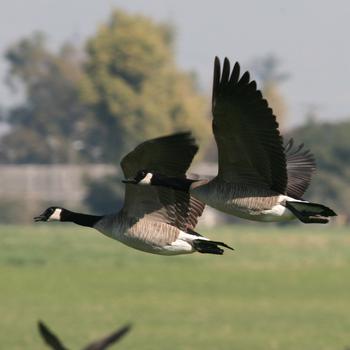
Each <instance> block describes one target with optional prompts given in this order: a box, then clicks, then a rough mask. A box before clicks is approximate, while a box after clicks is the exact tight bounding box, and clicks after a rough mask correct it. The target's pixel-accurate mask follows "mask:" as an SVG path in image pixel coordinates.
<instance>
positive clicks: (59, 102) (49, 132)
mask: <svg viewBox="0 0 350 350" xmlns="http://www.w3.org/2000/svg"><path fill="white" fill-rule="evenodd" d="M78 56H79V55H78V52H77V51H76V49H75V48H73V47H72V46H70V45H64V46H63V47H62V48H61V49H60V51H59V52H58V53H57V54H54V53H52V52H51V51H50V50H48V48H47V47H46V42H45V39H44V36H43V35H42V34H36V35H33V36H32V37H30V38H27V39H23V40H21V41H19V42H18V43H17V44H15V45H13V46H12V47H11V48H10V49H9V50H8V51H7V54H6V58H7V60H8V62H9V64H10V71H9V74H8V82H9V84H10V86H12V88H17V89H22V90H24V91H23V92H24V94H25V96H26V98H25V101H24V102H23V103H22V104H21V105H18V106H16V107H15V108H13V109H12V110H10V111H9V113H8V116H7V122H8V123H9V125H10V126H11V130H10V132H9V133H8V134H7V135H5V136H4V137H3V138H2V140H1V149H2V159H1V161H2V162H13V163H67V162H75V161H77V160H78V159H79V153H81V155H82V156H83V154H84V153H85V155H86V154H88V153H89V152H86V150H84V143H83V139H84V130H85V124H86V122H87V119H88V111H87V109H86V107H85V106H84V105H83V104H82V103H81V102H80V101H79V93H80V92H79V89H78V85H77V82H78V81H79V80H80V79H81V75H82V71H81V68H80V66H79V58H78Z"/></svg>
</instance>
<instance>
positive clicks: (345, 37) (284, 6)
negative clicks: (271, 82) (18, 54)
mask: <svg viewBox="0 0 350 350" xmlns="http://www.w3.org/2000/svg"><path fill="white" fill-rule="evenodd" d="M0 6H1V7H0V8H1V11H0V52H1V56H3V53H4V50H5V49H6V48H7V47H8V46H9V45H10V44H11V43H13V42H14V41H16V40H18V39H20V38H22V37H24V36H26V35H29V34H30V33H32V32H34V31H36V30H41V31H44V32H45V33H46V34H47V35H48V39H49V43H50V45H51V46H52V47H57V46H58V45H59V44H61V43H62V42H63V41H65V40H73V41H75V42H83V41H84V40H85V38H87V37H88V36H90V35H92V34H93V33H94V32H95V30H96V28H97V26H98V24H99V23H101V22H103V21H105V20H106V19H107V18H108V15H109V13H110V11H111V9H113V8H115V7H118V8H121V9H124V10H128V11H130V12H132V13H136V12H137V13H142V14H145V15H148V16H150V17H152V18H154V19H155V20H158V21H166V22H170V23H172V24H173V25H174V26H175V27H176V31H177V45H176V55H177V61H178V63H179V65H180V66H181V67H182V68H184V69H187V70H194V71H196V72H197V73H198V76H199V81H200V84H201V87H202V88H203V90H204V91H207V92H208V94H210V89H211V80H212V64H213V59H214V56H215V55H218V56H220V57H224V56H228V57H229V58H230V59H231V60H232V61H236V60H237V61H239V62H240V63H242V65H243V67H246V68H247V67H249V64H250V63H251V61H252V60H253V59H254V58H256V57H261V56H264V55H266V54H269V53H273V54H275V55H276V56H278V57H279V58H280V59H281V61H282V66H281V69H283V70H284V71H285V72H288V73H289V74H290V75H291V77H290V79H289V80H288V81H286V82H284V83H283V84H282V85H281V89H282V93H283V95H284V97H285V99H286V101H287V103H288V108H289V116H288V117H289V123H290V125H296V124H299V123H301V122H302V121H303V116H304V114H305V111H306V110H307V109H308V108H310V106H317V112H318V114H319V115H320V117H321V118H322V119H324V120H335V119H341V118H346V117H348V118H350V48H349V34H350V2H349V1H346V0H334V1H322V0H293V1H282V0H242V1H241V0H239V1H234V0H233V1H229V0H227V1H225V0H216V1H194V0H193V1H191V0H186V1H185V0H177V1H170V0H129V1H125V0H124V1H120V0H30V1H23V0H11V1H8V0H0ZM5 71H6V66H5V62H4V60H3V58H1V60H0V79H1V82H0V105H2V106H6V105H9V104H11V103H13V102H14V101H15V97H14V96H13V94H11V93H10V92H9V91H8V89H7V88H6V86H5V84H4V83H3V79H4V75H5Z"/></svg>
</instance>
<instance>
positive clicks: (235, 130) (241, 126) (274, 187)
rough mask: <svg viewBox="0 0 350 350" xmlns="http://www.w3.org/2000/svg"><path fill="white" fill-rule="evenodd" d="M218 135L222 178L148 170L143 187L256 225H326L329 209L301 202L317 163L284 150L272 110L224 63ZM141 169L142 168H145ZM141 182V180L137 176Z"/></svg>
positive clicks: (219, 74) (217, 98)
mask: <svg viewBox="0 0 350 350" xmlns="http://www.w3.org/2000/svg"><path fill="white" fill-rule="evenodd" d="M212 114H213V123H212V124H213V133H214V137H215V140H216V144H217V148H218V174H217V176H216V177H214V178H213V179H212V180H210V181H208V180H198V181H197V180H191V179H184V178H182V179H180V178H171V177H168V176H164V174H161V173H155V172H152V171H151V169H147V168H146V169H144V170H142V172H143V173H144V174H146V177H145V179H141V181H143V182H145V181H146V182H148V184H150V185H155V186H165V187H170V188H173V189H177V190H182V191H184V192H188V193H190V194H191V195H192V196H193V197H194V198H196V199H198V200H200V201H202V202H204V203H205V204H207V205H209V206H211V207H213V208H216V209H218V210H220V211H222V212H225V213H228V214H231V215H235V216H238V217H241V218H245V219H250V220H255V221H287V220H291V219H294V218H298V219H299V220H300V221H302V222H304V223H327V222H328V221H329V217H331V216H335V215H336V214H335V212H334V211H333V210H331V209H330V208H328V207H326V206H324V205H322V204H317V203H310V202H308V201H305V200H303V199H302V195H303V194H304V192H305V190H306V188H307V187H308V185H309V183H310V180H311V175H312V172H313V171H314V169H315V162H314V159H313V156H312V154H311V153H310V152H309V151H303V149H302V148H303V146H302V145H301V146H299V147H293V141H290V142H289V143H288V144H287V145H286V146H285V147H284V146H283V139H282V136H281V135H280V132H279V130H278V123H277V122H276V117H275V116H274V114H273V112H272V109H271V108H269V106H268V103H267V101H266V100H265V99H264V98H263V96H262V94H261V92H260V91H259V90H258V89H257V85H256V82H255V81H250V76H249V73H248V72H245V73H244V74H243V75H242V76H240V66H239V64H238V63H236V64H235V65H234V67H233V69H232V71H231V68H230V62H229V60H228V59H227V58H225V61H224V65H223V68H222V70H221V65H220V60H219V59H218V58H217V57H216V58H215V63H214V82H213V95H212ZM140 169H141V168H140ZM137 177H138V178H139V179H140V177H139V174H138V176H137Z"/></svg>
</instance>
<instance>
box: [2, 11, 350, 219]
mask: <svg viewBox="0 0 350 350" xmlns="http://www.w3.org/2000/svg"><path fill="white" fill-rule="evenodd" d="M174 56H175V55H174V30H173V28H172V27H171V26H169V25H167V24H164V23H155V22H154V21H152V20H150V19H149V18H147V17H144V16H139V15H130V14H127V13H124V12H122V11H115V12H113V13H112V15H111V16H110V18H109V19H108V21H106V23H104V24H102V25H101V26H100V27H99V28H98V30H97V31H96V33H95V34H94V35H93V36H92V37H91V38H89V39H88V40H87V42H86V43H85V46H84V48H81V47H77V46H75V45H72V44H70V43H66V44H64V45H63V46H62V47H61V48H60V49H59V50H58V51H53V50H51V49H50V48H49V46H48V43H47V41H46V39H45V36H44V35H43V34H42V33H37V34H34V35H32V36H30V37H27V38H24V39H22V40H20V41H19V42H17V43H15V44H14V45H13V46H12V47H10V48H9V49H8V51H7V53H6V59H7V62H8V64H9V71H8V76H7V83H8V85H9V87H10V88H11V89H13V90H14V91H18V92H20V93H21V94H22V95H23V96H24V99H23V102H21V103H19V104H18V105H16V106H15V107H13V108H11V109H9V110H7V111H6V110H3V109H0V121H2V122H6V123H7V125H8V126H9V131H8V132H6V133H5V134H4V135H3V136H2V137H1V138H0V163H4V164H6V163H11V164H28V163H36V164H52V163H62V164H67V163H71V164H72V163H74V164H77V163H78V164H79V163H111V164H115V165H116V166H118V167H119V164H118V163H119V161H120V159H121V158H122V156H123V155H124V154H126V153H127V152H129V151H130V150H131V149H132V148H133V147H135V146H136V145H137V144H138V143H140V142H142V141H144V140H146V139H149V138H152V137H156V136H159V135H162V134H166V133H171V132H174V131H178V130H188V129H190V130H192V131H193V132H194V134H195V136H196V137H197V138H198V139H199V142H200V144H201V146H202V147H201V152H202V156H203V154H204V153H205V152H204V151H203V149H204V150H205V147H203V146H205V145H206V144H207V143H208V140H212V137H211V123H210V116H209V114H210V113H209V111H210V106H209V99H208V98H207V97H205V96H203V95H202V94H201V93H200V92H199V91H198V88H197V86H196V81H195V78H194V74H193V73H190V72H183V71H181V70H180V69H179V68H178V67H177V66H176V63H175V59H174ZM279 65H280V61H279V60H278V59H277V58H276V57H275V56H273V55H267V56H265V57H262V58H259V59H257V60H255V61H254V62H253V64H252V70H253V71H254V73H255V75H256V76H257V78H258V80H259V82H260V83H261V86H262V90H263V94H264V96H265V97H266V98H267V100H268V101H269V103H270V105H271V106H272V107H273V109H274V111H275V114H276V115H278V116H279V122H280V124H281V126H282V129H283V127H284V125H285V119H286V110H287V107H286V104H285V101H284V99H283V96H281V94H280V92H279V83H280V82H282V81H284V80H285V79H287V77H288V75H287V74H285V73H283V72H281V71H280V68H279ZM347 131H349V132H350V122H344V123H341V124H333V125H332V124H327V125H326V124H320V125H319V124H315V123H311V122H310V123H308V124H307V125H305V126H303V127H301V128H299V129H297V130H294V131H293V132H291V134H292V135H294V136H295V138H296V140H298V141H300V142H305V143H306V145H309V147H310V148H311V150H312V152H314V153H315V156H316V159H317V162H318V168H319V171H318V174H317V176H315V178H314V181H313V185H312V187H311V189H310V192H309V195H308V198H309V197H311V199H312V200H315V201H319V202H324V203H326V204H327V205H330V206H333V207H334V208H335V209H337V210H338V211H339V209H340V208H341V210H342V211H343V212H345V213H349V209H347V207H346V198H347V197H348V192H349V190H348V189H347V186H346V185H347V177H348V176H349V172H350V167H349V165H347V163H346V159H349V156H350V154H349V153H350V150H349V149H350V148H349V147H348V145H349V141H348V139H347V136H346V135H347ZM320 140H322V142H320ZM206 157H207V159H212V160H213V159H215V157H216V148H215V144H214V142H212V144H211V150H209V152H206ZM89 189H90V192H89V194H88V196H87V203H88V205H89V206H90V207H91V208H92V209H93V210H94V211H100V212H101V211H104V210H111V208H114V207H115V206H116V205H117V202H118V201H121V200H122V196H123V187H122V186H121V185H120V181H119V179H118V178H117V177H116V176H110V177H108V178H106V179H103V180H100V181H94V182H92V181H90V183H89ZM349 194H350V193H349Z"/></svg>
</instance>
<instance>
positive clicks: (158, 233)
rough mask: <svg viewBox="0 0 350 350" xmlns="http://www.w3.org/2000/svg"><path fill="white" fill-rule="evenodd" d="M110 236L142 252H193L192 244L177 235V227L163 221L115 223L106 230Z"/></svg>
mask: <svg viewBox="0 0 350 350" xmlns="http://www.w3.org/2000/svg"><path fill="white" fill-rule="evenodd" d="M101 232H102V233H104V234H105V235H107V236H108V237H110V238H113V239H116V240H118V241H119V242H121V243H123V244H125V245H127V246H129V247H131V248H134V249H137V250H141V251H143V252H147V253H151V254H159V255H179V254H189V253H193V252H194V249H193V247H192V245H191V244H190V243H188V242H186V241H184V240H182V239H178V237H179V233H180V231H179V229H177V228H176V227H173V226H171V225H168V224H166V223H163V222H157V221H149V220H147V222H144V221H143V220H139V221H137V222H136V223H135V222H134V223H131V222H130V223H129V224H117V225H115V226H114V227H113V228H112V229H111V230H108V232H107V231H106V230H105V231H104V232H103V231H102V230H101Z"/></svg>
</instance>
